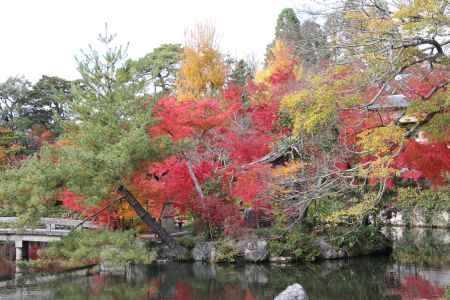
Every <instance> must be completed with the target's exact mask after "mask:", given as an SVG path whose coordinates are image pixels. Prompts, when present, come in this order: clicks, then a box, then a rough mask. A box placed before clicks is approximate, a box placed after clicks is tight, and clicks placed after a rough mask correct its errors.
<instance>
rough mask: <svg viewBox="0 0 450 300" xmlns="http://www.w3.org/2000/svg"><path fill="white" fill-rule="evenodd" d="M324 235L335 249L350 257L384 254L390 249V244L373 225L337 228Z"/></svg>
mask: <svg viewBox="0 0 450 300" xmlns="http://www.w3.org/2000/svg"><path fill="white" fill-rule="evenodd" d="M326 233H327V235H328V238H329V240H330V242H331V243H332V244H333V245H334V246H335V247H337V248H339V249H343V250H344V251H345V252H347V253H348V254H349V255H350V256H359V255H368V254H372V253H376V252H385V251H386V250H389V249H390V248H391V244H390V242H389V241H388V240H387V239H386V238H385V237H384V236H383V235H382V234H381V232H380V230H379V228H378V227H377V226H375V225H357V226H339V227H335V228H330V229H329V230H328V231H327V232H326Z"/></svg>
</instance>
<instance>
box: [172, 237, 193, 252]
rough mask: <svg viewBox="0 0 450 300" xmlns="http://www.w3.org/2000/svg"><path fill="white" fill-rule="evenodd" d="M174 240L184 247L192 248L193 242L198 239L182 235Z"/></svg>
mask: <svg viewBox="0 0 450 300" xmlns="http://www.w3.org/2000/svg"><path fill="white" fill-rule="evenodd" d="M176 240H177V242H178V243H179V244H180V245H181V246H183V247H185V248H186V249H189V250H192V249H194V247H195V244H196V243H197V241H198V240H199V239H198V238H196V237H194V236H182V237H179V238H177V239H176Z"/></svg>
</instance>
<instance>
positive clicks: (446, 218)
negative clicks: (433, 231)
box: [431, 211, 450, 228]
mask: <svg viewBox="0 0 450 300" xmlns="http://www.w3.org/2000/svg"><path fill="white" fill-rule="evenodd" d="M431 225H432V226H433V227H437V228H450V213H449V212H447V211H443V212H439V213H437V214H435V215H434V216H433V218H432V220H431Z"/></svg>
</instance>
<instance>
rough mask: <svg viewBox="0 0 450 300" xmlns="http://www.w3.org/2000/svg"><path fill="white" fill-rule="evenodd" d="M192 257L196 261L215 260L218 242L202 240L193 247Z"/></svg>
mask: <svg viewBox="0 0 450 300" xmlns="http://www.w3.org/2000/svg"><path fill="white" fill-rule="evenodd" d="M192 258H193V259H194V260H195V261H208V262H215V259H216V243H214V242H200V243H197V244H196V245H195V247H194V249H192Z"/></svg>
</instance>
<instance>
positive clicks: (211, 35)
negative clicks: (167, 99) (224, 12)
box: [176, 23, 225, 101]
mask: <svg viewBox="0 0 450 300" xmlns="http://www.w3.org/2000/svg"><path fill="white" fill-rule="evenodd" d="M185 35H186V37H185V38H186V41H185V47H184V49H183V59H182V61H181V66H180V70H179V72H178V74H177V81H176V93H177V97H178V99H179V100H181V101H182V100H187V99H199V98H202V97H205V96H212V95H214V94H215V93H216V91H217V90H218V89H219V88H220V87H222V85H223V83H224V80H225V65H224V62H223V59H222V56H221V55H220V53H219V50H218V45H217V36H216V31H215V27H214V26H213V25H211V24H208V23H198V24H196V25H195V26H194V27H193V28H192V29H189V30H187V31H186V34H185Z"/></svg>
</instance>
